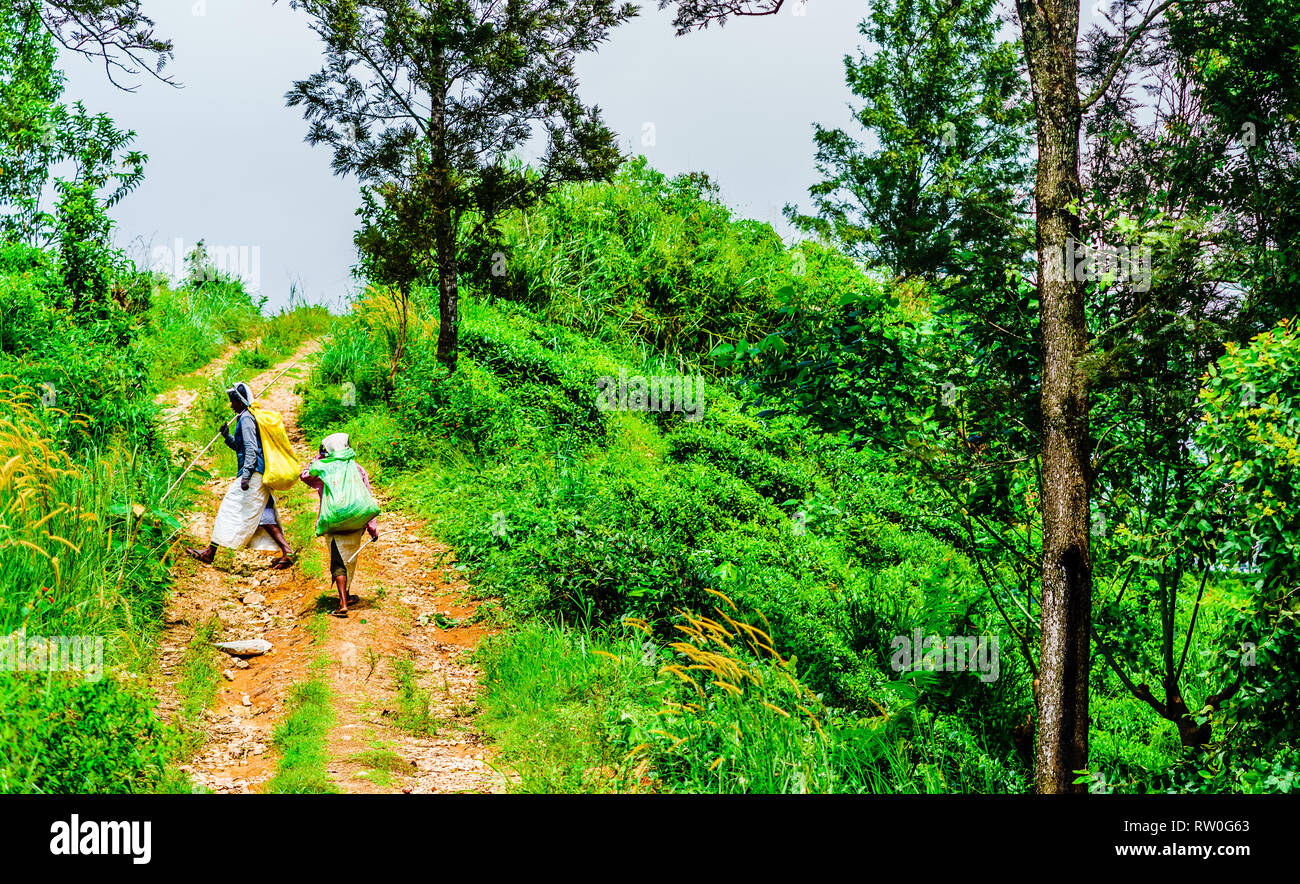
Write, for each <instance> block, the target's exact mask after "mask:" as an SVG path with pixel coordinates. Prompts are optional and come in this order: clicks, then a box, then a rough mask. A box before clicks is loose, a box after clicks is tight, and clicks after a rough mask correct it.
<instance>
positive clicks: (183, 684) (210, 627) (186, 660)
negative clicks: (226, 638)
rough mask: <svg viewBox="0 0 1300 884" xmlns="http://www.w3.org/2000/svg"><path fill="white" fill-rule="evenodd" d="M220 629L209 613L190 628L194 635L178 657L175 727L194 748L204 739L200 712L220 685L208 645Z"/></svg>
mask: <svg viewBox="0 0 1300 884" xmlns="http://www.w3.org/2000/svg"><path fill="white" fill-rule="evenodd" d="M220 630H221V620H220V619H219V618H218V617H217V616H216V615H213V616H212V617H209V618H208V619H207V620H205V621H203V622H202V623H200V624H199V625H198V626H196V627H195V628H194V637H193V638H192V639H191V640H190V646H189V647H188V648H186V650H185V655H184V656H183V657H182V658H181V665H180V673H179V678H178V679H177V682H176V693H177V696H178V697H179V699H180V707H179V708H178V709H177V712H176V717H177V726H178V727H179V728H180V729H181V731H182V733H185V734H186V735H187V738H188V739H187V742H188V743H189V744H190V748H191V749H197V748H198V747H199V746H200V745H201V744H202V742H203V740H204V739H205V738H206V731H205V730H204V728H203V723H204V713H205V712H206V711H207V709H208V708H209V707H210V706H211V705H212V703H213V701H214V700H215V699H216V697H217V686H218V685H220V684H221V671H220V666H219V665H218V662H217V651H216V650H215V649H214V648H213V647H212V642H214V641H216V639H217V637H218V634H219V633H220Z"/></svg>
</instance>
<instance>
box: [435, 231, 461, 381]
mask: <svg viewBox="0 0 1300 884" xmlns="http://www.w3.org/2000/svg"><path fill="white" fill-rule="evenodd" d="M434 225H435V228H436V229H435V233H434V238H435V241H436V243H437V252H438V361H439V362H441V363H442V364H443V365H445V366H447V370H448V371H455V370H456V347H457V334H458V331H459V329H458V324H457V316H458V302H459V300H460V293H459V290H458V289H457V287H456V273H457V264H456V230H455V227H454V225H453V224H452V219H451V211H450V210H449V209H445V210H440V211H438V213H437V217H436V218H435V220H434Z"/></svg>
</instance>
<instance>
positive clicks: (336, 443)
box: [320, 433, 352, 454]
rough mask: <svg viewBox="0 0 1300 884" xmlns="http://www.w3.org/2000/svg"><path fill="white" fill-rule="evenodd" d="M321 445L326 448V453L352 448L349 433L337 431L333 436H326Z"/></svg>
mask: <svg viewBox="0 0 1300 884" xmlns="http://www.w3.org/2000/svg"><path fill="white" fill-rule="evenodd" d="M320 447H321V448H323V449H325V453H326V454H333V453H334V452H335V451H341V450H342V449H344V448H351V447H352V446H351V445H350V444H349V440H348V434H347V433H335V434H333V435H332V436H326V437H325V438H324V439H323V440H322V441H321V443H320Z"/></svg>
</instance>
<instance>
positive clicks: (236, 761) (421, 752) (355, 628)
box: [155, 341, 505, 793]
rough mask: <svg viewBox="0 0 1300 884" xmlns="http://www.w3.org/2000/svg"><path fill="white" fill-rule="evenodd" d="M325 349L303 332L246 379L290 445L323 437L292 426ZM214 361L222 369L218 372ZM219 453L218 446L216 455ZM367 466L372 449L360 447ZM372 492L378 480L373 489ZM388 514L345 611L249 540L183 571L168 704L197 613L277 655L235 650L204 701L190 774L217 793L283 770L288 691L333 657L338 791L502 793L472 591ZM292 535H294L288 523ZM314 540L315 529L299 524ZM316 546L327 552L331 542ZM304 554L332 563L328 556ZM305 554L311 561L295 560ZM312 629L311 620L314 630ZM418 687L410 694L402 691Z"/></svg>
mask: <svg viewBox="0 0 1300 884" xmlns="http://www.w3.org/2000/svg"><path fill="white" fill-rule="evenodd" d="M318 348H319V345H318V343H317V342H314V341H313V342H309V343H308V344H306V345H304V346H303V347H301V348H300V349H299V350H298V352H296V353H295V354H294V355H293V356H291V357H289V359H287V360H285V361H284V362H283V363H281V364H280V365H278V366H275V367H273V368H271V369H268V370H267V371H265V372H263V373H262V374H261V375H260V376H258V377H255V378H253V379H252V380H251V381H250V382H249V383H250V385H251V386H252V388H253V391H254V393H255V394H257V395H258V396H259V397H260V398H261V399H262V401H263V402H264V403H265V404H266V405H267V407H269V408H272V409H275V410H277V411H279V412H281V414H282V415H283V416H284V420H285V425H286V428H287V429H288V432H289V437H290V439H291V441H292V442H293V444H294V448H295V450H296V451H297V452H298V453H299V455H301V456H302V458H303V459H304V460H305V459H307V457H308V455H309V454H314V452H315V449H316V445H317V444H318V441H319V440H314V439H313V440H307V439H304V438H303V434H302V433H301V432H300V431H299V430H298V427H297V413H298V406H299V402H300V397H299V396H298V394H297V393H295V392H294V387H295V384H296V383H297V382H300V381H302V380H304V379H305V378H306V377H307V374H308V372H309V371H310V365H311V360H312V358H313V355H314V354H315V352H316V351H317V349H318ZM294 362H298V363H299V364H298V365H297V366H296V367H294V368H292V369H290V370H289V371H288V373H287V374H286V375H285V377H284V378H282V379H281V380H280V381H279V382H278V383H277V384H276V385H275V386H274V387H272V388H271V389H270V390H269V391H268V392H267V393H266V395H265V396H262V394H261V385H263V384H265V383H266V382H268V381H270V380H271V379H272V378H274V377H275V376H276V374H278V373H279V372H280V370H281V369H283V368H284V367H285V366H287V365H291V364H293V363H294ZM216 371H220V368H218V369H216ZM218 449H219V450H218ZM360 459H361V461H362V462H363V463H364V462H365V453H364V452H362V453H361V455H360ZM230 460H232V458H231V457H230V456H229V454H228V453H227V449H226V448H225V447H224V446H221V445H220V444H218V446H215V447H214V449H213V453H212V454H211V455H209V457H208V462H207V463H206V464H205V465H204V466H205V467H206V468H207V469H209V470H212V471H213V472H214V478H212V479H211V480H209V481H208V482H207V483H206V484H205V485H204V488H203V492H202V497H201V502H200V503H199V504H198V505H197V506H196V512H195V514H194V517H193V520H192V522H191V525H190V531H191V533H192V535H193V538H182V539H181V540H179V541H178V542H177V545H176V546H175V547H174V552H175V553H177V554H179V553H181V546H182V545H191V544H194V543H195V542H196V540H197V543H198V544H200V545H201V544H202V543H203V542H204V541H205V539H206V538H207V537H208V535H209V533H210V531H211V528H212V521H213V518H214V516H215V514H216V510H217V507H218V505H219V504H220V501H221V496H222V494H224V492H225V489H226V487H227V486H228V484H229V482H230V481H231V480H230V476H229V475H227V473H229V472H233V470H230V469H228V467H229V466H230V464H229V461H230ZM376 491H377V492H378V491H379V489H378V487H376ZM380 498H381V503H383V504H384V509H385V512H384V513H383V514H382V515H381V516H380V517H379V533H380V539H379V542H378V543H374V544H371V545H369V546H368V547H366V548H365V549H364V550H363V551H362V553H361V555H360V558H359V559H358V563H357V572H356V579H355V585H354V592H356V593H357V594H358V595H359V596H360V601H359V603H357V604H356V605H353V606H351V607H350V610H351V616H350V617H349V618H348V619H340V618H336V617H331V616H328V612H329V611H332V610H333V609H334V607H335V605H336V603H337V602H336V597H335V596H334V594H333V592H332V591H330V588H329V586H328V568H326V569H325V572H326V573H325V574H324V575H321V574H320V573H319V570H320V569H319V567H313V568H310V569H309V570H313V571H315V572H316V573H315V574H313V575H312V576H308V575H306V574H304V573H303V572H302V570H300V566H299V565H295V567H293V568H290V569H287V570H284V571H274V570H271V569H270V567H269V564H270V561H271V556H269V555H265V554H261V553H256V552H249V551H247V550H241V551H237V552H235V553H233V556H232V553H231V552H230V551H228V550H222V551H220V552H219V553H218V556H217V560H216V563H215V564H216V567H203V566H200V565H198V563H196V562H193V561H191V560H190V559H188V558H185V557H184V556H183V555H181V556H180V557H179V558H178V559H177V560H176V561H177V564H176V565H175V568H176V570H177V579H176V584H175V588H174V593H173V597H172V599H171V602H170V603H169V607H168V611H167V614H166V618H165V619H166V627H165V630H166V631H165V635H164V637H163V639H162V641H161V642H160V648H161V651H160V660H159V665H158V667H157V674H156V677H155V678H156V681H155V683H156V686H157V692H158V694H159V697H160V710H161V713H162V714H163V715H166V716H171V715H174V714H175V712H176V710H177V708H178V707H179V702H180V701H179V697H178V695H177V690H176V685H177V682H178V680H179V678H180V677H181V669H182V661H183V659H184V656H185V653H186V649H187V648H188V647H189V646H190V644H191V642H192V641H193V639H194V635H195V630H196V628H198V627H199V626H200V625H201V624H203V623H205V622H208V621H209V619H210V618H212V617H214V616H215V617H216V618H218V620H219V626H218V627H217V629H216V640H217V641H234V640H239V639H255V638H263V639H266V640H267V641H269V642H270V643H271V645H272V650H271V651H270V652H269V653H267V654H265V655H262V656H257V657H251V658H248V659H246V660H241V659H238V658H235V657H227V656H225V655H224V654H223V655H222V658H221V661H220V665H221V667H222V669H223V670H224V671H223V673H222V678H221V684H220V686H219V687H218V690H217V696H216V701H215V702H214V703H213V704H212V706H211V707H210V708H209V709H208V710H207V712H206V722H205V730H206V732H207V735H208V738H207V741H206V743H205V744H204V745H203V746H202V747H201V748H200V749H199V750H198V751H197V752H196V754H195V755H194V757H193V758H192V759H191V761H190V763H189V765H187V766H186V767H185V768H184V769H185V770H186V771H187V772H188V773H189V775H190V777H191V779H192V780H193V782H194V783H195V785H196V786H203V787H206V788H208V789H210V790H212V791H214V792H218V793H243V792H258V791H261V790H262V789H263V787H264V786H265V784H266V783H267V781H268V780H270V779H271V778H272V777H273V776H274V775H275V771H276V764H277V757H276V752H275V750H274V748H273V747H272V737H273V734H274V731H275V728H276V725H277V724H278V723H279V722H280V720H281V719H282V718H283V716H284V712H285V703H286V699H287V697H288V693H289V690H290V688H291V687H292V686H293V685H294V684H296V683H299V682H302V681H306V680H308V679H309V678H310V677H311V674H310V672H309V668H310V666H311V663H312V661H314V660H316V659H318V658H319V657H321V656H322V655H324V657H325V658H326V659H327V660H328V667H327V669H326V670H325V677H326V679H327V680H328V682H329V685H330V688H331V692H332V706H333V711H334V715H335V724H334V727H333V729H332V731H331V733H330V735H329V738H328V740H327V751H328V754H329V764H328V766H327V769H328V771H329V774H330V778H331V780H332V781H333V782H334V784H335V786H336V787H337V788H338V790H339V791H341V792H411V793H423V792H493V791H501V790H502V789H503V788H504V786H505V780H504V779H503V777H502V776H501V775H499V774H498V773H496V772H495V771H494V770H493V768H492V767H491V766H490V765H489V763H488V762H489V759H488V755H487V749H486V747H485V746H484V744H483V740H482V738H481V736H480V735H479V733H478V731H477V729H476V728H475V724H474V718H475V715H476V713H477V703H478V700H477V696H478V673H477V670H476V669H475V668H474V667H473V666H472V664H471V663H469V661H468V660H467V659H466V658H467V656H468V653H469V652H470V651H471V650H472V649H473V648H474V647H475V645H476V644H477V642H478V641H479V639H480V638H481V637H482V636H483V635H484V634H485V630H484V629H483V628H482V627H479V626H475V625H471V624H470V618H471V617H472V615H473V613H474V609H475V607H476V606H477V602H476V601H475V600H474V599H473V597H472V593H471V588H470V587H469V586H467V585H466V584H465V583H464V582H463V581H462V580H460V578H459V575H458V573H457V572H456V571H455V570H454V569H453V568H451V567H450V566H451V564H452V552H451V550H450V549H449V548H447V547H446V546H445V545H443V544H441V543H439V542H437V541H435V540H432V539H431V538H429V537H428V535H427V534H426V533H425V531H424V527H423V523H422V522H421V521H420V520H418V519H415V518H412V517H410V516H407V515H405V514H403V513H400V512H389V511H388V505H389V503H390V501H387V500H384V499H383V497H382V494H381V495H380ZM277 503H278V505H279V508H280V511H281V515H282V518H284V517H286V515H287V514H289V513H293V514H295V515H294V516H293V518H299V519H311V520H313V521H314V519H315V511H316V494H315V492H313V491H312V490H311V489H309V488H307V487H306V486H305V485H298V486H296V487H295V488H293V489H291V490H290V491H287V492H284V493H283V494H281V495H277ZM286 529H287V533H288V534H289V536H290V538H291V539H292V538H293V537H294V534H295V532H294V531H293V530H292V527H291V526H289V525H287V526H286ZM305 536H310V535H309V534H308V535H305ZM310 543H312V544H315V545H317V546H318V547H319V548H320V549H321V550H323V549H324V542H323V541H321V540H319V539H312V540H310ZM298 553H299V554H300V557H303V558H307V559H312V558H314V559H315V560H316V561H318V562H319V561H328V559H327V556H324V555H321V554H320V553H317V554H316V555H315V556H312V555H311V554H307V555H306V556H303V554H304V553H307V551H306V550H298ZM300 563H301V560H300ZM313 626H314V627H315V628H314V629H313ZM399 660H410V661H412V663H413V665H414V670H413V671H414V674H415V691H416V694H415V695H416V697H417V705H419V704H421V703H423V702H427V703H428V704H429V712H430V716H431V719H430V720H431V722H432V726H431V727H428V728H423V729H422V730H423V731H424V732H423V733H412V732H411V731H409V730H405V729H403V728H400V727H398V725H397V721H396V720H397V711H398V710H399V709H400V708H402V703H401V700H400V699H399V694H400V685H399V680H398V677H397V671H398V665H399V664H398V662H397V661H399ZM407 695H408V697H409V696H410V690H409V686H408V692H407Z"/></svg>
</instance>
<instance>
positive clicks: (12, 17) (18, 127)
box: [0, 5, 148, 245]
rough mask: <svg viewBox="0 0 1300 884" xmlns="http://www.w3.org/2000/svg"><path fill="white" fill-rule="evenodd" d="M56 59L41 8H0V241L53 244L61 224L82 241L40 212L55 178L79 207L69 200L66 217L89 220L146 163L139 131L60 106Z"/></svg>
mask: <svg viewBox="0 0 1300 884" xmlns="http://www.w3.org/2000/svg"><path fill="white" fill-rule="evenodd" d="M56 60H57V50H56V48H55V46H54V40H53V38H52V37H51V36H50V35H49V34H48V33H47V32H46V31H45V30H43V29H42V28H41V26H40V22H39V18H38V16H37V14H36V12H35V10H30V9H29V10H26V11H21V10H16V9H13V8H11V7H8V6H6V5H0V207H3V209H4V211H3V213H0V236H2V237H4V238H7V239H17V240H22V241H25V242H28V243H31V244H33V245H43V244H46V243H48V242H49V240H50V239H52V238H53V236H54V233H53V228H54V227H55V226H58V227H59V228H60V230H61V231H62V234H61V238H62V239H63V240H64V241H65V243H69V244H71V243H74V242H75V241H76V237H75V236H74V237H73V238H72V239H68V237H67V236H66V232H67V231H66V229H65V228H64V225H62V224H61V223H58V222H57V220H56V218H55V217H54V216H52V215H51V214H50V213H48V212H46V211H44V210H43V208H42V199H43V197H44V196H45V194H46V192H47V190H48V187H49V185H50V181H51V177H52V176H53V177H54V183H55V186H56V187H57V188H58V190H59V199H60V201H61V202H62V201H65V200H69V199H70V200H72V202H75V203H77V205H78V208H77V209H76V210H75V211H71V212H70V210H71V205H72V203H68V205H66V206H64V207H62V208H61V209H60V213H61V216H62V217H72V216H74V215H75V216H76V217H79V218H85V217H88V216H87V215H86V213H87V212H99V213H102V211H103V210H104V209H106V208H109V207H111V206H112V205H114V204H115V203H116V202H118V201H119V200H120V199H122V198H123V197H124V196H126V195H127V194H128V193H129V192H130V191H132V190H133V189H134V188H135V187H137V186H138V185H139V184H140V182H141V181H142V180H143V179H144V164H145V162H146V161H147V159H148V158H147V157H146V156H145V155H144V154H143V153H140V152H139V151H137V150H134V149H132V148H131V144H132V142H133V141H134V139H135V133H134V132H132V131H129V130H127V131H123V130H119V129H118V128H117V127H116V126H115V125H114V123H113V121H112V120H111V119H110V118H109V117H108V116H107V115H106V114H91V113H89V112H88V111H87V110H86V108H85V106H84V105H83V104H82V103H81V102H75V103H73V104H72V105H70V106H69V105H65V104H62V103H60V102H59V98H60V97H61V96H62V94H63V83H64V76H63V72H62V71H60V70H59V69H58V68H56V67H55V66H54V65H55V62H56ZM55 172H57V173H58V174H57V175H55ZM67 188H75V189H76V195H75V196H74V195H73V193H72V191H70V190H68V189H67ZM65 209H66V210H69V211H65ZM69 212H70V213H69ZM98 225H99V221H98V220H97V221H96V222H95V224H94V225H93V226H94V227H95V229H98Z"/></svg>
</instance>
